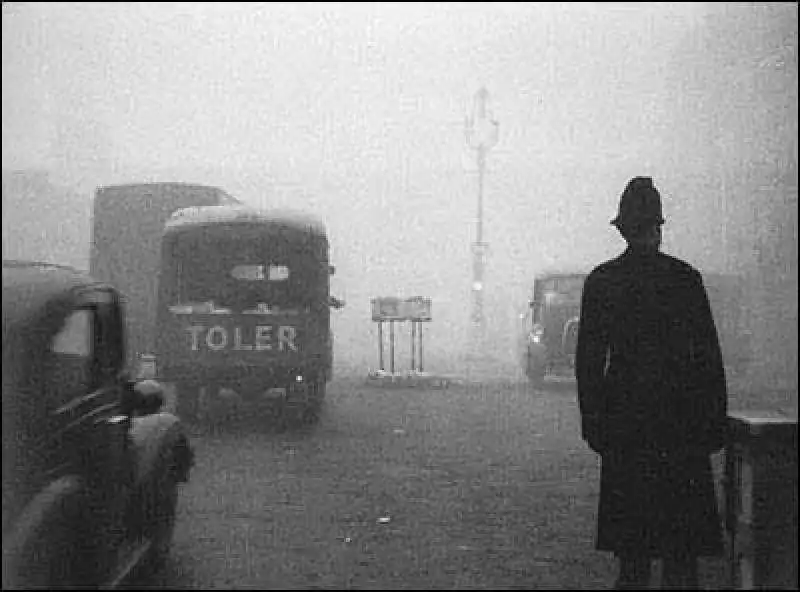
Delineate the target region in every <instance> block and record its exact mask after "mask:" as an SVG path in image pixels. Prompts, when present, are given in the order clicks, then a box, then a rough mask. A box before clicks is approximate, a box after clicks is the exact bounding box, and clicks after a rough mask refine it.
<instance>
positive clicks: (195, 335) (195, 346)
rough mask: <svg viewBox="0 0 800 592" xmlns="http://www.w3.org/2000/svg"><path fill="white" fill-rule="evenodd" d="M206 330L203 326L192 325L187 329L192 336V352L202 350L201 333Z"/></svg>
mask: <svg viewBox="0 0 800 592" xmlns="http://www.w3.org/2000/svg"><path fill="white" fill-rule="evenodd" d="M205 330H206V328H205V327H203V326H202V325H192V326H191V327H189V328H188V329H187V331H189V333H191V334H192V351H198V350H199V349H200V333H202V332H203V331H205Z"/></svg>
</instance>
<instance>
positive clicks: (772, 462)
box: [724, 412, 798, 590]
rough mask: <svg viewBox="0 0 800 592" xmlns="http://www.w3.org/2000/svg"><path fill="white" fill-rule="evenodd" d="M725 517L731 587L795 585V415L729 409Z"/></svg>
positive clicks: (793, 587) (781, 586)
mask: <svg viewBox="0 0 800 592" xmlns="http://www.w3.org/2000/svg"><path fill="white" fill-rule="evenodd" d="M729 423H730V428H731V431H730V433H731V439H730V443H729V445H728V447H727V448H726V451H725V476H724V500H725V502H724V504H725V507H724V517H725V528H726V534H727V538H728V543H729V546H728V549H729V553H730V555H729V558H728V559H729V568H730V574H729V575H730V582H731V587H732V588H733V589H735V590H756V589H765V588H766V589H797V587H798V578H797V418H796V417H794V418H792V417H788V416H786V415H784V414H780V413H754V412H734V413H731V414H730V417H729Z"/></svg>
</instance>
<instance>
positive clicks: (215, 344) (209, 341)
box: [206, 327, 228, 351]
mask: <svg viewBox="0 0 800 592" xmlns="http://www.w3.org/2000/svg"><path fill="white" fill-rule="evenodd" d="M215 335H219V339H215V338H214V336H215ZM206 345H207V346H208V349H212V350H214V351H220V350H223V349H225V347H226V346H227V345H228V333H227V332H226V331H225V328H224V327H211V328H210V329H209V330H208V335H206Z"/></svg>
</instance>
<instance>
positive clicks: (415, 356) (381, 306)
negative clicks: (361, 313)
mask: <svg viewBox="0 0 800 592" xmlns="http://www.w3.org/2000/svg"><path fill="white" fill-rule="evenodd" d="M430 306H431V302H430V300H429V299H426V298H410V299H408V300H400V299H398V298H377V299H374V300H373V301H372V320H373V321H374V322H375V323H377V325H378V364H379V370H378V371H376V372H370V376H369V377H370V379H373V380H377V379H380V380H381V381H382V382H387V383H390V384H400V385H409V384H413V385H415V386H416V385H422V384H427V383H432V384H434V385H437V384H438V385H442V384H444V383H446V382H447V381H446V380H445V379H443V378H442V377H436V376H433V375H429V374H427V373H425V372H424V360H425V357H424V355H425V348H424V337H425V331H424V329H423V323H425V322H430V321H431V314H430ZM405 322H410V323H411V332H410V333H411V335H410V337H411V344H410V345H411V369H410V370H406V371H402V372H398V370H397V364H396V355H395V352H396V337H397V335H396V333H397V332H396V330H395V324H396V323H405ZM384 323H389V345H388V347H389V360H388V362H389V370H388V372H387V371H386V360H385V353H384V348H385V347H386V343H385V337H384V335H385V331H384V327H383V325H384Z"/></svg>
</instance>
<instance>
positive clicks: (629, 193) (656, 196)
mask: <svg viewBox="0 0 800 592" xmlns="http://www.w3.org/2000/svg"><path fill="white" fill-rule="evenodd" d="M663 223H664V216H663V213H662V210H661V194H660V193H659V192H658V189H656V188H655V186H654V185H653V179H651V178H650V177H634V178H633V179H631V180H630V181H628V185H627V186H626V187H625V191H623V192H622V195H621V196H620V198H619V210H618V212H617V216H616V218H614V219H613V220H611V224H613V225H614V226H616V227H617V228H620V227H623V226H633V225H636V226H641V225H642V224H659V225H660V224H663Z"/></svg>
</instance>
